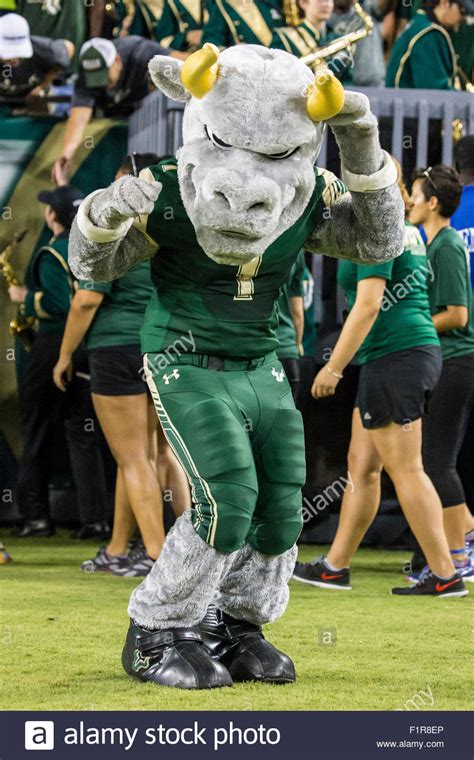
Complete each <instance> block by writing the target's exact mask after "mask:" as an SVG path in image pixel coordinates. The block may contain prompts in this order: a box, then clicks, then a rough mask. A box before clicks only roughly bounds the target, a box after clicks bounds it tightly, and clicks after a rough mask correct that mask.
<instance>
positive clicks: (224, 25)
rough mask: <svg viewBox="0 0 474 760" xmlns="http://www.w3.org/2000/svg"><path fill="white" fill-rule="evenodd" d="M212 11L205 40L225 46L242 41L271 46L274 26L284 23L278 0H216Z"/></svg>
mask: <svg viewBox="0 0 474 760" xmlns="http://www.w3.org/2000/svg"><path fill="white" fill-rule="evenodd" d="M209 11H210V12H209V21H208V22H207V24H206V26H205V27H204V34H203V38H202V43H203V44H204V43H205V42H212V43H214V45H217V46H218V47H224V48H225V47H230V46H231V45H239V44H240V43H242V42H245V43H246V44H247V45H264V47H271V45H272V39H273V29H274V28H275V27H276V26H282V25H283V23H284V21H283V16H282V15H281V3H280V2H279V0H251V2H249V0H214V2H212V3H211V4H210V8H209Z"/></svg>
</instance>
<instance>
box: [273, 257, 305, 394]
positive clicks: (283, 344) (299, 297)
mask: <svg viewBox="0 0 474 760" xmlns="http://www.w3.org/2000/svg"><path fill="white" fill-rule="evenodd" d="M304 269H305V261H304V252H303V251H300V254H299V256H298V258H297V259H296V261H295V263H294V264H293V266H292V267H291V271H290V275H289V277H288V281H287V282H286V283H285V284H284V285H283V286H282V288H281V289H280V298H279V299H278V310H279V322H278V327H277V331H276V335H277V338H278V343H279V346H278V350H277V352H276V353H277V356H278V358H279V360H280V361H281V363H282V365H283V369H284V370H285V373H286V376H287V378H288V382H289V383H290V386H291V392H292V394H293V398H294V399H295V402H296V398H297V395H298V389H299V385H300V366H299V357H300V356H302V355H303V332H304V301H303V298H304V286H303V276H304Z"/></svg>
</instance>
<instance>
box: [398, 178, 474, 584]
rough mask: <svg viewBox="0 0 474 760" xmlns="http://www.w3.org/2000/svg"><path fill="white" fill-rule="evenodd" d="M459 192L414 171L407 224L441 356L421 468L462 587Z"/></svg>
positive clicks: (473, 393) (465, 405) (472, 366)
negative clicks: (420, 237)
mask: <svg viewBox="0 0 474 760" xmlns="http://www.w3.org/2000/svg"><path fill="white" fill-rule="evenodd" d="M461 192H462V185H461V182H460V180H459V177H458V175H457V173H456V171H455V170H454V169H452V168H451V167H448V166H435V167H433V168H431V167H430V168H429V169H417V170H416V172H415V175H414V181H413V187H412V195H411V201H412V208H411V211H410V220H411V221H412V222H413V223H414V224H417V225H421V224H422V225H423V227H424V230H425V233H426V240H427V251H428V262H429V265H430V277H429V278H428V296H429V301H430V308H431V314H432V318H433V323H434V326H435V328H436V331H437V333H438V335H439V339H440V343H441V351H442V354H443V368H442V372H441V377H440V380H439V382H438V384H437V386H436V389H435V391H434V393H433V396H432V399H431V402H430V413H429V415H428V416H427V417H426V419H425V420H424V423H423V462H424V464H425V468H426V472H427V473H428V475H429V477H430V478H431V480H432V481H433V484H434V486H435V488H436V490H437V492H438V494H439V496H440V499H441V502H442V505H443V517H444V526H445V531H446V535H447V538H448V543H449V547H450V550H451V554H452V556H453V561H454V565H455V567H456V568H457V570H458V571H459V573H460V575H461V576H462V577H463V578H464V579H465V580H469V581H474V566H473V565H472V563H471V560H470V558H469V556H468V553H467V550H466V547H465V534H466V511H467V505H466V498H465V494H464V489H463V485H462V482H461V479H460V477H459V473H458V471H457V459H458V455H459V452H460V450H461V446H462V442H463V440H464V437H465V435H466V430H467V426H468V422H469V418H470V416H471V415H472V413H473V412H474V308H473V295H472V289H471V281H470V277H469V258H468V254H467V251H466V249H465V247H464V244H463V241H462V238H461V237H460V236H459V235H458V234H457V232H456V231H455V230H454V229H453V227H451V225H450V218H451V216H452V215H453V214H454V212H455V211H456V209H457V207H458V204H459V200H460V198H461ZM471 462H472V460H471ZM424 572H425V571H421V573H420V575H419V577H420V578H422V577H423V575H424Z"/></svg>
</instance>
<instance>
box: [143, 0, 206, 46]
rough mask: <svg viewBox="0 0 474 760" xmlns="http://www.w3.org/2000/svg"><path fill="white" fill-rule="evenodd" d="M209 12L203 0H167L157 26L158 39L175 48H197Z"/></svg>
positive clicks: (161, 43)
mask: <svg viewBox="0 0 474 760" xmlns="http://www.w3.org/2000/svg"><path fill="white" fill-rule="evenodd" d="M208 18H209V14H208V12H207V10H204V3H203V2H202V0H186V2H183V1H182V0H165V4H164V8H163V14H162V16H161V19H160V22H159V24H158V26H157V27H156V31H155V35H156V39H157V40H158V42H159V43H160V45H163V46H164V47H169V48H173V50H188V51H190V52H191V51H193V50H197V49H198V48H199V47H200V45H201V38H202V27H203V24H205V23H206V22H207V19H208Z"/></svg>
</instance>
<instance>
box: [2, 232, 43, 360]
mask: <svg viewBox="0 0 474 760" xmlns="http://www.w3.org/2000/svg"><path fill="white" fill-rule="evenodd" d="M27 232H28V231H27V230H24V231H23V232H16V233H15V235H14V237H13V240H12V241H11V243H9V244H8V245H7V246H6V248H4V249H3V251H2V252H1V253H0V271H1V272H2V274H3V276H4V277H5V280H6V281H7V283H8V285H21V284H22V283H21V282H20V281H19V280H18V278H17V277H16V275H15V273H14V271H13V267H12V265H11V264H10V258H11V256H12V254H13V253H14V251H15V248H16V247H17V245H18V244H19V243H20V242H21V241H22V240H23V238H24V237H25V235H26V234H27ZM35 322H36V320H35V318H34V317H26V316H25V314H24V307H23V306H20V307H19V309H18V314H17V318H16V319H12V321H11V322H10V330H9V331H10V335H13V336H14V337H17V338H19V339H20V340H21V342H22V343H23V346H24V348H25V350H26V351H31V347H32V346H33V341H34V339H35V335H36V331H35Z"/></svg>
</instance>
